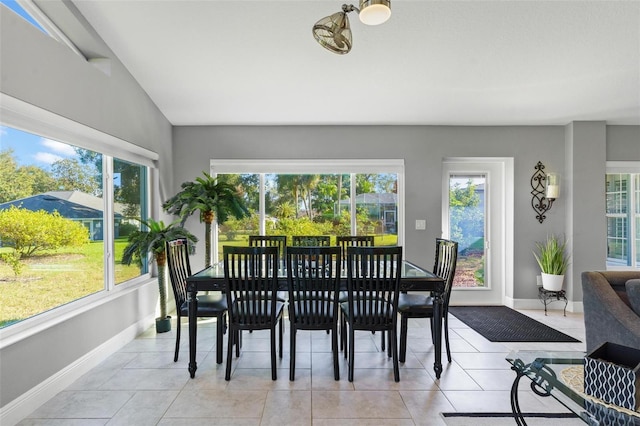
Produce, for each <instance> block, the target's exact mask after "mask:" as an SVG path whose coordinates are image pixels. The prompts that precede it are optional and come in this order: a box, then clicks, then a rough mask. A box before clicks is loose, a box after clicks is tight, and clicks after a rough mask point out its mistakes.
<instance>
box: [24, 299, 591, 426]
mask: <svg viewBox="0 0 640 426" xmlns="http://www.w3.org/2000/svg"><path fill="white" fill-rule="evenodd" d="M521 312H523V313H525V314H527V315H529V316H531V317H533V318H535V319H537V320H539V321H540V322H543V323H545V324H548V325H549V326H551V327H553V328H556V329H558V330H560V331H563V332H564V333H566V334H569V335H571V336H573V337H575V338H577V339H579V340H581V341H582V342H584V325H583V316H582V315H581V314H572V313H567V316H566V317H563V316H562V311H557V310H552V311H549V315H548V316H546V317H545V316H544V311H542V310H531V311H521ZM427 325H428V320H411V321H410V326H409V327H410V328H409V339H408V346H409V350H408V352H407V360H406V362H405V363H404V364H401V367H400V382H399V383H396V382H394V381H393V369H392V363H391V361H390V360H389V359H388V358H387V357H386V355H385V354H384V353H382V352H380V348H379V344H380V337H379V334H376V335H372V334H371V333H368V332H359V333H356V338H357V341H356V359H355V378H354V381H353V382H352V383H351V382H349V381H348V380H347V364H346V362H345V360H344V357H343V356H342V354H341V357H340V374H341V378H340V380H339V381H335V380H334V379H333V367H332V357H331V351H330V347H331V346H330V338H329V336H328V335H327V334H326V333H324V332H299V333H298V342H297V344H298V351H297V358H296V380H295V381H294V382H291V381H289V350H288V348H289V334H288V333H289V330H288V328H287V330H286V331H285V339H284V340H285V341H284V347H285V351H284V358H283V359H282V360H281V361H279V364H278V380H276V381H272V380H271V372H270V356H269V333H268V332H254V333H252V334H249V333H245V334H244V345H243V351H242V353H241V356H240V358H234V360H233V375H232V377H231V381H229V382H227V381H225V380H224V369H225V363H223V364H221V365H218V364H216V363H215V324H214V323H212V322H210V321H205V320H201V321H200V322H199V325H198V327H199V328H198V353H197V361H198V371H197V372H196V377H195V378H194V379H190V378H189V374H188V371H187V362H188V361H187V359H188V338H187V336H188V334H187V328H186V326H183V327H184V328H183V333H182V336H183V339H182V342H181V352H180V359H179V360H178V362H177V363H174V362H173V345H174V342H175V340H174V339H175V334H174V331H171V332H169V333H163V334H156V333H155V330H154V329H153V328H152V329H149V330H148V331H146V332H145V333H143V334H142V335H140V336H139V337H138V338H136V339H135V340H133V341H132V342H130V343H129V344H127V345H126V346H124V347H123V348H122V349H121V350H120V351H118V352H117V353H115V354H114V355H112V356H111V357H110V358H109V359H108V360H106V361H104V362H103V363H102V364H100V365H99V366H97V367H96V368H94V369H93V370H91V371H90V372H89V373H87V374H86V375H84V376H83V377H81V378H80V379H79V380H77V381H76V382H75V383H73V384H72V385H71V386H69V387H68V388H67V389H65V390H64V391H62V392H60V393H59V394H58V395H56V396H55V397H53V398H52V399H51V400H49V401H48V402H46V403H45V404H43V405H42V406H41V407H40V408H38V409H37V410H35V411H34V412H33V413H31V414H30V415H29V416H28V417H27V418H25V419H23V420H22V421H21V422H20V423H19V424H20V425H82V426H84V425H89V426H90V425H136V426H138V425H141V426H142V425H202V424H207V425H270V424H277V425H327V426H328V425H332V426H333V425H339V424H349V425H373V424H375V425H433V426H436V425H437V426H443V425H444V422H443V420H442V419H441V417H440V416H439V413H441V412H451V411H460V412H471V411H492V412H510V402H509V391H510V388H511V384H512V382H513V379H514V377H515V374H514V373H513V372H512V371H511V370H510V369H509V364H508V363H507V362H506V361H505V356H506V355H507V354H508V353H509V352H510V351H511V350H513V349H541V350H543V349H550V350H551V349H552V350H576V351H584V350H585V344H584V343H492V342H489V341H488V340H486V339H485V338H483V337H482V336H480V335H479V334H477V333H476V332H475V331H473V330H471V329H470V328H469V327H467V326H466V325H465V324H463V323H462V322H460V321H458V320H457V319H456V318H455V317H450V323H449V325H450V342H451V350H452V355H453V362H452V363H450V364H448V363H446V355H445V354H444V353H443V362H444V363H445V365H444V371H443V373H442V377H441V378H440V380H436V379H435V375H434V372H433V367H432V366H433V359H434V353H433V345H432V344H431V337H430V334H429V331H428V328H429V327H428V326H427ZM174 329H175V324H174ZM224 342H225V347H226V342H227V338H226V336H225V339H224ZM225 361H226V351H225ZM525 382H526V380H523V381H522V382H521V386H522V392H521V396H520V403H521V407H522V410H523V411H526V412H554V411H558V412H564V411H566V409H565V408H564V407H562V406H561V405H560V404H559V403H557V402H556V401H555V400H553V399H552V398H540V397H537V396H535V395H534V394H533V393H532V392H531V391H530V390H529V391H527V389H528V386H527V383H525ZM551 424H553V422H551V423H549V425H551ZM559 424H561V423H559Z"/></svg>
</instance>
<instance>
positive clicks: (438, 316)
mask: <svg viewBox="0 0 640 426" xmlns="http://www.w3.org/2000/svg"><path fill="white" fill-rule="evenodd" d="M433 322H434V324H433V340H434V343H435V351H436V353H435V361H434V363H433V370H434V371H435V372H436V379H439V378H440V374H441V373H442V295H441V294H439V293H437V292H436V293H435V296H434V300H433Z"/></svg>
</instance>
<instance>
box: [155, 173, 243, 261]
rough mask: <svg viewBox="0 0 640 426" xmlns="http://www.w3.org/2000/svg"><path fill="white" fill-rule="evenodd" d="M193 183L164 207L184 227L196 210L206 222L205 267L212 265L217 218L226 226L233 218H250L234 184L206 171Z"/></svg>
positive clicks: (186, 184) (186, 186) (166, 202)
mask: <svg viewBox="0 0 640 426" xmlns="http://www.w3.org/2000/svg"><path fill="white" fill-rule="evenodd" d="M203 175H204V177H198V178H196V180H195V181H193V182H184V183H183V184H182V185H181V188H182V189H181V191H180V192H178V193H177V194H176V195H174V196H173V197H171V198H169V199H168V200H167V201H165V203H164V204H163V205H162V207H163V208H164V209H165V210H166V211H167V212H168V213H171V214H173V215H177V216H180V218H181V222H180V225H181V226H184V223H185V222H186V221H187V218H188V217H189V216H191V215H192V214H193V213H195V212H196V211H198V212H200V221H201V222H204V226H205V228H204V230H205V233H204V238H205V254H204V255H205V267H209V266H211V224H212V223H213V219H214V218H217V220H218V223H224V222H225V221H226V220H227V219H228V218H229V216H233V217H235V218H236V219H242V218H244V217H246V216H248V215H249V209H248V208H247V206H246V204H245V202H244V199H243V198H242V196H241V194H240V192H239V191H238V190H237V189H236V188H235V187H234V186H233V185H231V184H229V183H227V182H224V181H221V180H220V179H218V178H214V177H212V176H211V175H209V174H208V173H206V172H203Z"/></svg>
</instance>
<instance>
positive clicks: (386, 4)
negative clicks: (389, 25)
mask: <svg viewBox="0 0 640 426" xmlns="http://www.w3.org/2000/svg"><path fill="white" fill-rule="evenodd" d="M359 16H360V21H362V23H363V24H366V25H380V24H383V23H385V22H387V21H388V20H389V18H390V17H391V1H390V0H360V15H359Z"/></svg>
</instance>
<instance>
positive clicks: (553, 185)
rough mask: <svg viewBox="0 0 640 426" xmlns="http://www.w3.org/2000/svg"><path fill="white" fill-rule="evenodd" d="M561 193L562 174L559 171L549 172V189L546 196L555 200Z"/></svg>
mask: <svg viewBox="0 0 640 426" xmlns="http://www.w3.org/2000/svg"><path fill="white" fill-rule="evenodd" d="M559 195H560V176H558V174H557V173H547V189H546V194H545V198H547V199H549V200H555V199H557V198H558V196H559Z"/></svg>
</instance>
